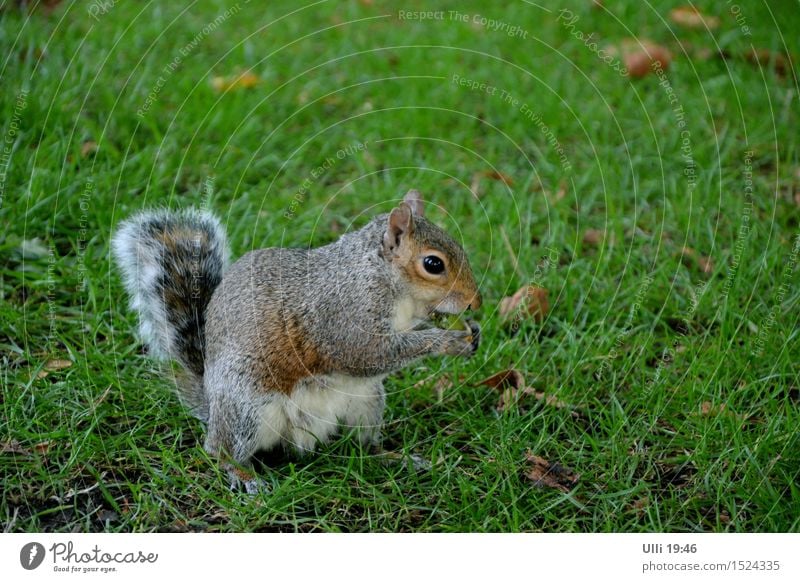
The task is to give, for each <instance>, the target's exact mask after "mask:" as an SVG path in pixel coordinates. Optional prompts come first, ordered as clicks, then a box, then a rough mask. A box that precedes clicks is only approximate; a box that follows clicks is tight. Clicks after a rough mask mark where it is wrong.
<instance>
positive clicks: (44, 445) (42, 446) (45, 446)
mask: <svg viewBox="0 0 800 582" xmlns="http://www.w3.org/2000/svg"><path fill="white" fill-rule="evenodd" d="M33 450H34V451H36V452H37V453H39V454H40V455H46V454H47V451H49V450H50V441H43V442H41V443H37V444H35V445H33Z"/></svg>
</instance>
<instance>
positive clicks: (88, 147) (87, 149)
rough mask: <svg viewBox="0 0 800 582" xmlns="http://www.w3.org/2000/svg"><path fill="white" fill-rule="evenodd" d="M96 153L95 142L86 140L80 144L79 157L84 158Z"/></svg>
mask: <svg viewBox="0 0 800 582" xmlns="http://www.w3.org/2000/svg"><path fill="white" fill-rule="evenodd" d="M96 151H97V142H96V141H92V140H88V141H85V142H83V144H81V157H82V158H86V157H89V156H90V155H92V154H93V153H95V152H96Z"/></svg>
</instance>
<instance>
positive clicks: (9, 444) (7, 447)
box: [0, 440, 31, 455]
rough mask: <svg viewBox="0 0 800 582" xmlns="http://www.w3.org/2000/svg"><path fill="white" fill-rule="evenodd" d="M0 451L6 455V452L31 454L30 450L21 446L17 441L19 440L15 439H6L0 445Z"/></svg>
mask: <svg viewBox="0 0 800 582" xmlns="http://www.w3.org/2000/svg"><path fill="white" fill-rule="evenodd" d="M0 453H2V454H4V455H7V454H11V455H30V454H31V452H30V451H29V450H28V449H26V448H25V447H23V446H22V445H21V444H20V443H19V441H17V440H10V441H6V442H4V443H3V444H2V445H0Z"/></svg>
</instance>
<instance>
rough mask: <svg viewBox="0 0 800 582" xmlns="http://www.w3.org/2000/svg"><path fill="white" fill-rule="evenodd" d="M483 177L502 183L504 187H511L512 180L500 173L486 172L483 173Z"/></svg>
mask: <svg viewBox="0 0 800 582" xmlns="http://www.w3.org/2000/svg"><path fill="white" fill-rule="evenodd" d="M483 175H484V176H486V177H487V178H489V179H490V180H498V181H500V182H503V183H504V184H505V185H506V186H513V185H514V179H513V178H511V176H509V175H507V174H503V173H502V172H498V171H497V170H486V171H485V172H483Z"/></svg>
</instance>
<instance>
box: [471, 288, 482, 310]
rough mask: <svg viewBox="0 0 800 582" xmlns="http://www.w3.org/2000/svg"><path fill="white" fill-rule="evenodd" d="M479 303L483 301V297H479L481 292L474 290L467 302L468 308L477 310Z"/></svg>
mask: <svg viewBox="0 0 800 582" xmlns="http://www.w3.org/2000/svg"><path fill="white" fill-rule="evenodd" d="M481 303H483V299H482V298H481V292H480V291H476V292H475V295H474V296H473V297H472V301H471V302H470V304H469V308H470V309H472V310H473V311H477V310H478V309H479V308H480V306H481Z"/></svg>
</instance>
